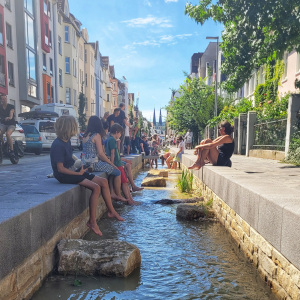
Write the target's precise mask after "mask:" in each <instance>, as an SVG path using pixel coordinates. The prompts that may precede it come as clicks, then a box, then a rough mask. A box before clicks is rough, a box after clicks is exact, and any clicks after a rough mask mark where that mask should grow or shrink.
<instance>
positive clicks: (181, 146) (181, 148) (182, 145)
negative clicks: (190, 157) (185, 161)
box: [172, 135, 185, 170]
mask: <svg viewBox="0 0 300 300" xmlns="http://www.w3.org/2000/svg"><path fill="white" fill-rule="evenodd" d="M177 142H178V143H179V145H178V148H179V149H178V151H177V153H176V157H175V158H174V159H173V164H172V169H174V170H176V169H177V162H181V156H182V154H183V153H184V148H185V143H184V140H183V137H182V136H181V135H180V136H179V137H178V138H177Z"/></svg>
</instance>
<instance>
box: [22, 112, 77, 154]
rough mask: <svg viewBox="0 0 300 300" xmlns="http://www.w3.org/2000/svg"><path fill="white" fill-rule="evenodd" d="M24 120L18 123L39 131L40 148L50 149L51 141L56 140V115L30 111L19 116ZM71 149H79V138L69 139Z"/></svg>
mask: <svg viewBox="0 0 300 300" xmlns="http://www.w3.org/2000/svg"><path fill="white" fill-rule="evenodd" d="M19 117H21V118H24V120H22V121H20V122H19V123H20V124H21V125H22V124H28V125H33V126H35V127H36V129H37V130H38V131H39V133H40V135H41V138H42V148H43V149H50V148H51V145H52V143H53V141H54V140H55V139H56V137H57V136H56V133H55V128H54V124H55V122H56V119H57V118H58V114H57V113H55V112H50V111H30V112H25V113H21V114H19ZM71 145H72V147H74V148H75V147H79V145H80V144H79V138H78V136H74V137H72V138H71Z"/></svg>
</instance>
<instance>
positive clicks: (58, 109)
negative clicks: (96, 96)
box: [30, 103, 80, 148]
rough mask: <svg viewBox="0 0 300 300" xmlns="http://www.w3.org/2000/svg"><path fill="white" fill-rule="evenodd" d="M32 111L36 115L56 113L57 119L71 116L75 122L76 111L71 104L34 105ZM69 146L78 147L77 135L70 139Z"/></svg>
mask: <svg viewBox="0 0 300 300" xmlns="http://www.w3.org/2000/svg"><path fill="white" fill-rule="evenodd" d="M33 111H36V112H37V113H38V112H46V111H49V112H52V113H57V114H58V117H61V116H73V117H74V118H75V119H76V120H77V114H76V110H75V108H74V106H73V105H71V104H61V103H48V104H41V105H35V106H34V107H33V108H31V110H30V112H33ZM54 120H55V119H54ZM78 134H79V127H78ZM71 145H72V147H73V148H78V147H79V146H80V140H79V135H77V136H73V137H72V138H71Z"/></svg>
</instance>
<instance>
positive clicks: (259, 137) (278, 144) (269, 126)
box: [253, 119, 287, 151]
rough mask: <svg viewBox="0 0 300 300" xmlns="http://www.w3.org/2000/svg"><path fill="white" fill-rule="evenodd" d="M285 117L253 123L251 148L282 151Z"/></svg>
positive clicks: (284, 135) (285, 124)
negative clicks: (252, 143) (253, 135)
mask: <svg viewBox="0 0 300 300" xmlns="http://www.w3.org/2000/svg"><path fill="white" fill-rule="evenodd" d="M286 126H287V119H281V120H275V121H266V122H261V123H257V124H255V125H254V131H255V138H254V145H253V149H267V150H279V151H284V148H285V137H286Z"/></svg>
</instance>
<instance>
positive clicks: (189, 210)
mask: <svg viewBox="0 0 300 300" xmlns="http://www.w3.org/2000/svg"><path fill="white" fill-rule="evenodd" d="M176 217H177V218H178V219H182V220H190V221H191V220H195V219H200V218H208V219H212V218H214V217H215V215H214V212H213V211H212V210H210V209H208V208H207V207H205V206H204V205H199V204H197V203H196V204H193V203H184V204H179V205H178V206H177V209H176Z"/></svg>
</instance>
